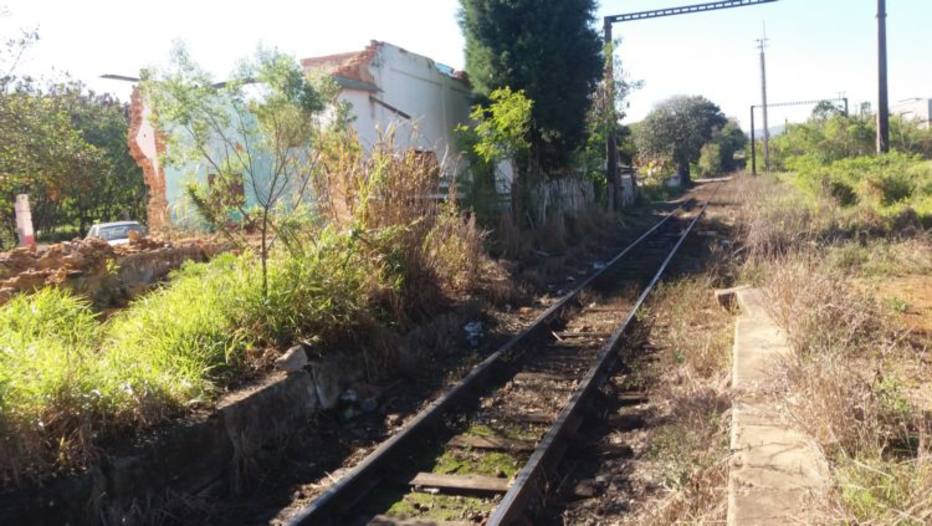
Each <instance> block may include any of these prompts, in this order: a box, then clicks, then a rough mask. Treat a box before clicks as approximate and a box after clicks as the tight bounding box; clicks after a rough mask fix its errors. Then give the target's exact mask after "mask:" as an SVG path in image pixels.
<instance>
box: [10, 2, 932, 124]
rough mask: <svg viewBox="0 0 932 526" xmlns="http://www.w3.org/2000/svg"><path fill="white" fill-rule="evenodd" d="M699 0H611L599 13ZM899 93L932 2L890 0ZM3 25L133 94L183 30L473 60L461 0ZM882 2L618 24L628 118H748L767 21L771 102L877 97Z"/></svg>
mask: <svg viewBox="0 0 932 526" xmlns="http://www.w3.org/2000/svg"><path fill="white" fill-rule="evenodd" d="M697 1H702V0H662V1H661V0H604V1H603V2H602V5H601V7H600V13H599V14H600V16H601V15H604V14H609V13H611V14H614V13H624V12H631V11H640V10H646V9H656V8H661V7H671V6H677V5H682V4H689V3H697ZM888 4H889V5H888V10H889V19H888V30H889V47H890V89H891V100H892V101H896V100H899V99H904V98H908V97H932V44H930V39H929V26H928V24H929V21H930V20H932V0H889V1H888ZM2 5H5V6H6V7H7V11H8V12H9V14H8V15H7V16H4V17H2V18H0V36H3V37H6V36H7V35H10V34H11V32H12V31H15V30H16V28H19V27H27V28H30V27H38V29H39V32H40V34H41V38H42V40H41V41H40V42H39V44H38V45H37V46H36V47H35V49H33V50H32V52H31V53H30V54H29V56H28V57H27V58H26V60H25V62H24V63H23V65H22V67H21V70H22V71H23V72H28V73H30V74H34V75H48V74H49V73H50V72H51V71H52V69H53V68H54V69H55V70H57V71H69V72H71V73H72V74H73V76H74V77H76V78H79V79H81V80H84V81H86V82H88V83H89V84H90V85H91V86H92V87H93V88H94V89H96V90H99V91H104V90H105V91H112V92H114V93H116V94H118V95H120V96H123V97H125V96H126V95H127V93H128V86H126V85H124V84H121V83H118V82H114V81H106V80H100V79H99V78H98V77H99V75H101V74H103V73H121V74H135V73H136V72H138V70H139V68H140V67H144V66H148V65H157V64H159V63H162V62H163V61H164V60H165V59H166V57H167V56H168V51H169V49H170V47H171V43H172V41H173V40H174V39H178V38H180V39H182V40H184V41H186V42H187V43H188V44H189V47H190V48H191V51H192V53H193V55H194V57H195V58H196V59H197V60H198V61H199V62H201V63H202V64H203V65H204V66H205V67H207V68H208V69H209V70H211V71H213V72H215V74H216V75H217V76H218V77H223V76H224V75H225V74H226V73H227V72H229V71H230V70H231V69H232V68H233V66H234V64H235V62H236V60H237V59H238V58H241V57H243V56H245V55H248V54H250V53H251V52H252V51H253V50H254V49H255V47H256V45H257V44H258V43H260V42H261V43H263V44H264V45H268V46H276V47H278V48H280V49H282V50H284V51H286V52H288V53H291V54H293V55H295V56H297V57H299V58H300V57H305V56H314V55H323V54H328V53H335V52H340V51H348V50H354V49H361V48H362V47H364V46H365V45H366V44H367V43H368V41H369V40H370V39H378V40H385V41H388V42H391V43H394V44H397V45H400V46H402V47H405V48H407V49H409V50H411V51H414V52H417V53H421V54H424V55H428V56H430V57H432V58H434V59H436V60H437V61H439V62H443V63H446V64H449V65H451V66H454V67H462V65H463V54H462V48H463V38H462V35H461V34H460V31H459V27H458V26H457V24H456V19H455V16H456V12H457V9H458V5H459V4H458V1H457V0H391V1H386V0H342V1H340V2H333V1H332V0H306V1H303V2H293V1H285V0H264V1H261V2H257V1H255V0H251V1H242V0H227V1H223V2H220V1H207V0H197V1H192V0H187V1H180V0H162V1H159V2H129V1H126V0H86V1H83V2H73V1H67V0H59V1H52V0H0V6H2ZM875 9H876V2H875V1H873V0H780V1H778V2H776V3H773V4H766V5H762V6H755V7H744V8H738V9H733V10H725V11H718V12H713V13H705V14H698V15H687V16H683V17H672V18H662V19H656V20H649V21H640V22H633V23H630V24H622V25H618V26H616V28H615V33H616V35H618V36H621V37H622V38H623V43H622V46H621V47H620V49H619V50H618V52H619V53H620V55H621V58H622V60H623V61H624V65H625V68H626V70H627V71H628V72H629V74H630V76H631V78H632V79H639V80H643V81H644V82H645V85H644V88H643V89H642V90H641V91H639V92H638V93H636V94H635V95H634V96H633V97H632V98H631V107H630V109H629V115H630V118H629V120H637V119H640V118H642V117H643V116H644V115H645V114H646V113H647V112H648V111H650V109H651V107H653V105H654V104H656V103H657V102H658V101H660V100H663V99H665V98H667V97H669V96H671V95H675V94H699V95H705V96H707V97H709V98H710V99H712V100H713V101H715V102H716V103H718V104H719V105H721V106H722V108H723V109H724V110H725V112H726V113H728V114H729V115H733V116H736V117H738V118H740V119H741V120H742V122H743V123H745V124H746V121H747V113H748V107H749V106H750V105H751V104H756V103H759V100H760V84H759V73H758V54H757V50H756V49H755V42H754V41H755V39H756V38H759V37H760V35H761V33H762V25H763V23H764V22H766V25H767V34H768V37H769V38H770V39H771V40H770V48H769V49H768V62H769V63H768V73H769V84H770V100H771V102H780V101H795V100H804V99H813V98H816V99H817V98H824V97H831V96H837V95H838V93H839V92H844V93H845V94H846V95H847V96H849V97H850V98H851V99H852V101H853V104H852V106H853V107H856V105H857V104H858V103H859V102H861V101H870V102H872V103H873V104H874V105H876V102H875V100H876V30H875V27H876V21H875V18H874V15H875ZM809 110H810V108H801V109H796V110H774V112H773V116H772V121H773V123H775V124H779V123H782V122H783V120H784V119H790V120H797V119H800V118H804V117H805V115H806V114H807V113H808V112H809Z"/></svg>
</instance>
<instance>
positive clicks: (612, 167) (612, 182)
mask: <svg viewBox="0 0 932 526" xmlns="http://www.w3.org/2000/svg"><path fill="white" fill-rule="evenodd" d="M777 1H779V0H722V1H720V2H708V3H705V4H694V5H687V6H680V7H670V8H666V9H653V10H650V11H638V12H636V13H625V14H621V15H610V16H606V17H605V18H604V23H605V24H604V37H605V44H606V49H612V46H611V44H612V25H614V24H619V23H622V22H635V21H637V20H647V19H651V18H661V17H667V16H677V15H690V14H694V13H705V12H707V11H718V10H721V9H732V8H735V7H748V6H754V5H760V4H770V3H773V2H777ZM612 62H613V59H612V57H608V60H606V67H605V82H606V83H607V85H608V100H609V101H611V102H610V103H611V104H612V105H614V101H615V90H614V80H615V79H614V73H613V71H612ZM605 175H606V178H607V179H608V185H609V187H610V189H609V193H610V195H609V206H610V207H612V208H614V206H615V198H614V194H613V193H612V192H614V190H615V188H617V182H618V143H617V140H616V138H615V130H614V126H612V127H610V129H609V131H608V134H607V137H606V141H605Z"/></svg>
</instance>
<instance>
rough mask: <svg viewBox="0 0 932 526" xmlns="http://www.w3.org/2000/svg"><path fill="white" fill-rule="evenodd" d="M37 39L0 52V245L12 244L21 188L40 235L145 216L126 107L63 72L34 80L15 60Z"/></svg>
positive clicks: (75, 232) (28, 37) (64, 234)
mask: <svg viewBox="0 0 932 526" xmlns="http://www.w3.org/2000/svg"><path fill="white" fill-rule="evenodd" d="M37 39H38V35H37V34H36V33H35V32H27V33H24V34H23V35H22V37H20V38H15V39H11V40H9V41H7V42H6V43H5V44H4V47H3V50H2V52H0V72H3V74H2V75H3V76H2V77H0V137H2V138H3V140H2V141H0V222H2V226H0V246H2V248H9V247H11V246H14V245H15V244H16V239H15V217H14V209H13V206H14V202H15V198H16V195H17V194H23V193H24V194H29V198H30V202H31V205H32V220H33V227H34V228H35V230H36V232H37V234H38V237H39V238H40V239H46V240H55V239H59V238H70V237H74V236H80V235H83V234H84V233H85V232H86V231H87V229H88V228H89V227H90V226H91V225H92V224H93V223H95V222H98V221H112V220H120V219H134V220H140V221H144V220H145V201H146V187H145V184H144V181H143V176H142V171H141V170H140V168H139V167H138V166H137V165H136V163H135V161H134V160H133V158H132V156H131V155H130V153H129V149H128V145H127V133H128V128H129V115H128V111H129V107H128V105H127V104H125V103H123V102H121V101H120V100H118V99H116V98H114V97H112V96H110V95H106V94H96V93H94V92H93V91H90V90H89V89H88V88H87V87H86V86H85V85H83V84H82V83H80V82H77V81H74V80H71V79H69V78H67V77H65V78H64V79H59V80H55V81H42V80H38V79H34V78H31V77H28V76H24V75H18V74H17V71H16V65H17V63H18V61H19V59H20V57H22V56H23V54H24V53H26V52H27V50H28V48H29V46H30V45H31V44H32V43H34V42H35V41H36V40H37Z"/></svg>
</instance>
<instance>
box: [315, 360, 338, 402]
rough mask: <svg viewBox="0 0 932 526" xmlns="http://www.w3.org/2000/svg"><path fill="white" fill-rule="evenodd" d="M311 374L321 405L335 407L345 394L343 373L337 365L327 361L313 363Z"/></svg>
mask: <svg viewBox="0 0 932 526" xmlns="http://www.w3.org/2000/svg"><path fill="white" fill-rule="evenodd" d="M311 374H312V375H313V378H314V385H315V388H316V390H317V399H318V401H319V402H320V406H321V407H322V408H324V409H333V408H335V407H336V406H337V405H338V404H339V403H340V395H342V394H343V385H342V383H343V380H342V375H341V374H340V371H339V369H338V368H337V366H336V365H335V364H332V363H326V362H323V363H321V362H317V363H311Z"/></svg>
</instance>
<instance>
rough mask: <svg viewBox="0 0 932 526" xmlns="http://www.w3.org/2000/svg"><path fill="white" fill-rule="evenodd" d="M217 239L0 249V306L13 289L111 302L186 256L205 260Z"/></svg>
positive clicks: (98, 241)
mask: <svg viewBox="0 0 932 526" xmlns="http://www.w3.org/2000/svg"><path fill="white" fill-rule="evenodd" d="M225 249H226V247H225V245H223V244H219V243H216V242H214V241H210V240H200V239H192V240H187V241H180V242H177V243H171V242H166V241H159V240H155V239H151V238H139V239H134V240H132V241H130V243H129V244H127V245H123V246H117V247H113V246H110V245H109V244H108V243H107V242H106V241H103V240H101V239H86V240H76V241H70V242H66V243H57V244H54V245H51V246H49V247H48V248H47V249H45V250H38V249H36V248H35V247H20V248H16V249H13V250H11V251H9V252H4V253H2V254H0V305H2V304H3V303H6V302H7V301H8V300H9V299H10V298H11V297H13V296H14V295H15V294H18V293H21V292H30V291H34V290H38V289H40V288H42V287H48V286H56V287H68V288H70V289H72V290H73V291H74V292H75V293H77V294H80V295H82V296H86V297H88V298H90V299H91V301H92V302H93V303H94V304H95V305H96V306H97V307H99V308H107V307H115V306H119V305H122V304H124V303H125V302H126V301H128V300H130V299H132V298H133V297H135V296H136V295H138V294H139V293H140V292H141V291H144V290H146V289H147V288H148V287H149V286H151V285H152V284H153V283H156V282H158V281H160V280H162V279H164V278H165V277H166V276H168V273H169V272H171V271H172V270H174V269H176V268H178V267H180V266H181V265H182V264H183V263H184V262H186V261H207V260H208V259H210V258H211V257H213V256H214V255H216V254H217V253H218V252H220V251H223V250H225Z"/></svg>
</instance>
